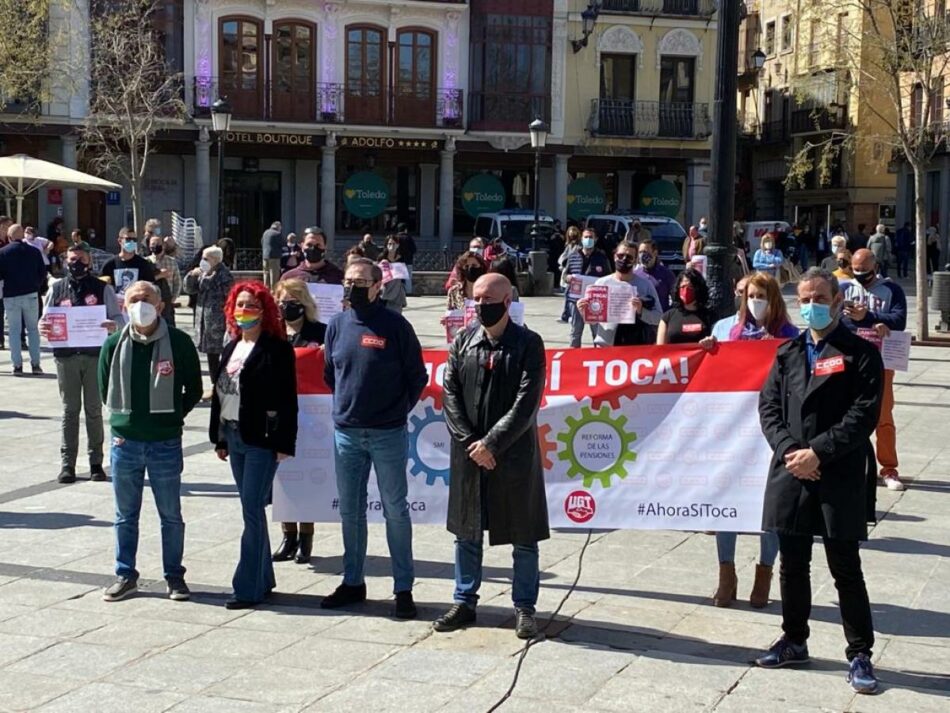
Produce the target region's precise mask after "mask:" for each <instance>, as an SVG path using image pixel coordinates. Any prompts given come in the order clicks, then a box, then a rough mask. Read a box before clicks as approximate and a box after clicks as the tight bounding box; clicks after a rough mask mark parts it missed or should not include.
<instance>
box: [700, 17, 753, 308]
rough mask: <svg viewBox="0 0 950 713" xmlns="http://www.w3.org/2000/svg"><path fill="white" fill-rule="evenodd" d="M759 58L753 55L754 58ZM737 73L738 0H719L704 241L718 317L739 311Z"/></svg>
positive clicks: (712, 297)
mask: <svg viewBox="0 0 950 713" xmlns="http://www.w3.org/2000/svg"><path fill="white" fill-rule="evenodd" d="M754 59H755V58H754V57H753V60H754ZM738 73H739V0H720V2H719V36H718V42H717V45H716V93H715V95H714V98H713V134H712V174H713V177H712V178H713V180H712V184H711V185H710V191H709V194H710V195H709V198H710V201H709V202H710V206H709V208H710V210H709V237H708V238H707V240H706V249H705V254H706V257H707V261H708V262H707V268H706V274H707V282H708V283H709V298H710V299H709V302H710V307H711V308H712V309H713V310H714V311H715V312H716V314H717V315H718V316H719V317H724V316H726V315H727V314H731V313H732V312H734V311H735V303H734V300H733V288H732V272H733V265H734V264H735V254H736V249H735V245H734V240H733V235H732V221H733V217H734V211H735V204H734V201H735V183H736V133H737V129H738V117H737V116H736V83H737V80H738Z"/></svg>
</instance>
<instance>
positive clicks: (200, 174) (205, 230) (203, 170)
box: [195, 126, 215, 245]
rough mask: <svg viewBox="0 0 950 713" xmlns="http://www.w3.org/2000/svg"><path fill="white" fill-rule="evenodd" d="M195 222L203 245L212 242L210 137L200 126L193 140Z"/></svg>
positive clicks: (213, 234)
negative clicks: (196, 137)
mask: <svg viewBox="0 0 950 713" xmlns="http://www.w3.org/2000/svg"><path fill="white" fill-rule="evenodd" d="M195 222H197V223H198V225H200V226H201V240H202V242H203V243H204V244H205V245H210V244H211V243H213V242H214V236H215V232H214V231H213V226H212V225H211V139H210V138H209V136H208V129H207V127H205V126H202V127H201V129H199V131H198V140H197V141H195Z"/></svg>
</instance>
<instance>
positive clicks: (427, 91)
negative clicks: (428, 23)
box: [394, 27, 437, 126]
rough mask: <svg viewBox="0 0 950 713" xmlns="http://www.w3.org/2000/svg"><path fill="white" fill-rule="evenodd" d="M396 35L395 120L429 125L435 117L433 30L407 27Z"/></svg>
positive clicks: (434, 47)
mask: <svg viewBox="0 0 950 713" xmlns="http://www.w3.org/2000/svg"><path fill="white" fill-rule="evenodd" d="M396 38H397V39H396V76H395V87H394V89H395V95H396V96H395V101H394V109H395V115H396V123H397V124H400V125H403V126H430V125H431V124H432V122H433V121H434V120H435V73H436V66H435V62H436V56H437V54H436V39H435V33H433V32H430V31H428V30H422V29H417V28H411V27H410V28H404V29H400V30H399V32H398V33H397V35H396Z"/></svg>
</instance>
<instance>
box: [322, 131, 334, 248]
mask: <svg viewBox="0 0 950 713" xmlns="http://www.w3.org/2000/svg"><path fill="white" fill-rule="evenodd" d="M321 154H322V160H321V162H320V227H321V228H323V232H324V234H325V235H326V236H327V249H328V250H330V249H332V247H333V242H334V239H335V238H336V135H335V134H328V135H327V143H326V146H324V147H323V148H322V149H321Z"/></svg>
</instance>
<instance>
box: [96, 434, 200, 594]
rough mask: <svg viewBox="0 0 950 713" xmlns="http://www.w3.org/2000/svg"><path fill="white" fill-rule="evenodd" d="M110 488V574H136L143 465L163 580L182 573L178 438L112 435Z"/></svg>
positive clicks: (182, 533)
mask: <svg viewBox="0 0 950 713" xmlns="http://www.w3.org/2000/svg"><path fill="white" fill-rule="evenodd" d="M111 459H112V491H113V493H114V494H115V573H116V575H117V576H119V577H126V578H128V579H138V577H139V573H138V570H136V569H135V554H136V552H137V550H138V546H139V513H140V512H141V510H142V490H143V488H144V486H145V470H146V468H147V469H148V484H149V487H151V489H152V497H154V498H155V507H156V508H158V517H159V519H160V520H161V523H162V526H161V527H162V569H163V570H164V576H165V579H170V578H178V577H182V576H184V574H185V568H184V567H182V566H181V558H182V552H183V551H184V549H185V522H184V521H183V520H182V519H181V471H182V468H183V465H184V463H183V456H182V451H181V437H178V438H173V439H171V440H168V441H130V440H127V439H125V438H122V437H120V436H117V435H115V434H114V433H113V435H112V453H111Z"/></svg>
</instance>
